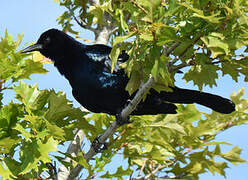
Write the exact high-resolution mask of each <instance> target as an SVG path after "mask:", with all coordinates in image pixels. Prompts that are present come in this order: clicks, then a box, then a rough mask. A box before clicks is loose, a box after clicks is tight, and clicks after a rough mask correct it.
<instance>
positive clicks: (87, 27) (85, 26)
mask: <svg viewBox="0 0 248 180" xmlns="http://www.w3.org/2000/svg"><path fill="white" fill-rule="evenodd" d="M66 8H67V9H68V10H69V12H70V14H71V15H72V17H73V19H74V20H75V21H76V23H77V24H78V25H79V26H81V27H82V28H84V29H88V30H90V31H93V32H94V31H95V30H96V29H95V28H92V27H91V26H89V25H87V23H85V22H83V21H81V22H80V21H79V20H78V18H77V17H76V16H75V15H74V12H73V11H72V9H71V7H70V6H66Z"/></svg>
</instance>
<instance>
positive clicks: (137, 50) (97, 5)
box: [0, 0, 248, 179]
mask: <svg viewBox="0 0 248 180" xmlns="http://www.w3.org/2000/svg"><path fill="white" fill-rule="evenodd" d="M54 2H55V3H58V5H60V6H63V7H65V8H66V10H65V12H64V13H63V14H62V15H61V16H59V17H58V18H57V20H58V24H60V25H61V26H62V29H63V30H64V31H65V32H69V33H71V34H73V35H74V36H75V37H76V38H80V37H79V36H78V34H79V33H78V32H77V31H75V29H74V26H75V23H76V24H77V25H79V26H80V27H82V28H84V29H88V30H90V31H92V32H93V33H94V34H95V43H103V44H107V43H110V44H111V45H112V47H113V49H112V52H111V55H110V56H111V58H112V60H113V63H112V67H114V65H115V63H116V61H117V57H118V55H119V54H120V52H121V51H122V50H126V52H127V53H128V54H129V55H130V58H129V60H128V61H127V62H125V63H123V64H122V65H121V67H122V68H124V69H125V72H126V73H127V75H128V76H129V77H130V81H129V83H128V85H127V87H126V89H127V90H128V92H129V93H130V94H132V93H133V92H135V91H136V90H139V89H142V87H143V85H144V84H146V83H147V82H148V81H149V80H151V79H152V80H153V83H151V86H152V87H153V88H155V89H156V90H157V91H161V90H166V91H169V90H170V89H169V88H168V86H173V85H174V83H175V81H176V79H175V74H176V73H178V71H182V72H183V79H184V80H185V81H186V82H190V81H192V82H193V83H194V84H195V85H196V86H197V87H198V88H199V89H200V90H202V88H203V87H204V86H210V87H213V86H218V84H217V83H216V80H217V79H219V78H222V77H223V76H224V75H229V76H231V78H232V79H233V80H234V81H235V82H236V83H239V81H238V80H239V77H244V81H245V82H247V81H248V57H247V52H248V49H247V45H248V16H247V15H248V1H247V0H214V1H203V0H153V1H149V0H129V1H128V0H92V1H85V0H74V1H72V0H54ZM22 37H23V34H21V35H18V37H17V40H13V38H12V36H11V35H10V34H9V33H8V32H7V30H6V33H5V37H1V40H0V64H1V66H0V100H2V98H3V96H5V95H6V94H7V93H8V92H9V91H13V92H14V93H15V98H14V99H13V100H11V102H9V103H8V104H3V103H2V101H1V102H0V159H1V161H0V163H1V165H0V176H1V177H3V178H4V179H28V178H44V177H50V178H52V179H60V178H61V179H62V178H64V179H70V178H76V177H77V178H80V175H82V176H81V177H82V178H84V179H85V178H88V179H90V178H92V179H93V178H120V179H121V178H124V177H125V178H128V177H131V178H135V179H156V178H171V179H173V178H185V179H197V178H199V175H200V174H202V173H205V172H211V173H212V174H215V173H219V174H220V175H222V176H224V177H225V176H226V174H225V172H226V169H227V168H228V165H229V164H231V163H232V164H238V163H244V162H246V161H245V160H244V159H242V158H241V157H240V154H241V148H239V147H237V146H235V145H234V146H233V148H232V149H231V150H230V151H229V152H225V153H224V152H222V150H221V147H222V145H231V144H229V143H228V141H227V142H217V141H216V140H215V138H216V136H217V135H218V134H219V133H221V132H223V131H226V130H227V129H229V128H231V127H233V126H239V125H242V124H245V123H247V121H248V99H245V98H243V97H242V96H243V95H244V89H241V90H239V91H238V92H234V93H233V94H231V95H230V98H231V99H232V101H233V102H234V103H235V104H236V111H235V112H233V113H232V114H220V113H217V112H211V113H206V112H200V111H199V110H198V109H197V108H196V107H195V105H177V106H178V113H177V114H176V115H166V114H161V115H156V116H154V115H153V116H151V115H146V116H131V117H130V120H131V121H132V123H131V124H128V125H124V126H122V127H120V128H118V129H117V130H116V132H115V134H113V135H111V136H109V137H108V141H107V143H108V148H107V149H106V150H104V151H103V152H101V153H99V154H98V155H96V156H94V158H93V157H91V158H90V159H87V158H86V154H87V151H88V148H87V147H86V146H84V144H89V143H90V142H93V140H94V139H95V138H96V137H98V136H99V135H101V134H104V132H105V131H106V128H108V127H109V126H110V124H111V123H112V122H114V120H115V117H113V116H109V115H107V114H103V113H98V114H96V113H89V112H86V111H82V110H81V109H80V108H74V107H73V105H72V103H71V102H70V101H68V100H67V99H66V97H65V95H64V93H63V92H55V91H54V90H40V89H39V88H38V85H28V84H27V83H25V82H24V81H23V79H29V78H30V75H32V74H37V73H42V74H45V73H46V72H47V70H46V69H44V67H43V64H44V63H47V61H46V59H44V58H43V57H42V56H41V55H40V54H38V53H32V54H28V55H27V54H21V53H20V51H18V50H17V49H18V48H19V49H20V47H19V45H20V42H21V40H22ZM81 39H82V38H81ZM85 41H87V40H85ZM237 51H240V52H241V53H239V54H238V55H237ZM185 67H187V68H185ZM44 76H45V75H44ZM142 98H145V95H144V96H143V97H142ZM79 132H81V133H79ZM82 140H83V141H82ZM68 141H73V143H71V144H70V146H69V147H67V146H65V145H64V144H65V143H66V142H68ZM73 144H74V146H75V145H76V146H75V147H73ZM82 144H83V145H82ZM60 146H65V147H67V148H68V150H67V151H66V152H65V151H63V148H60ZM72 147H73V148H72ZM116 154H121V155H122V158H123V159H126V160H127V162H128V163H127V167H125V168H123V166H122V165H120V166H119V167H118V166H115V167H112V169H115V171H111V172H110V171H108V170H106V166H108V164H110V163H113V161H114V157H115V155H116ZM87 157H88V156H87ZM63 172H66V175H64V174H63ZM80 172H81V173H80Z"/></svg>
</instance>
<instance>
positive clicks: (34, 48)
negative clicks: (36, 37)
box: [21, 43, 42, 53]
mask: <svg viewBox="0 0 248 180" xmlns="http://www.w3.org/2000/svg"><path fill="white" fill-rule="evenodd" d="M39 50H42V44H37V43H36V44H33V45H31V46H28V47H27V48H25V49H23V50H22V51H21V53H27V52H32V51H39Z"/></svg>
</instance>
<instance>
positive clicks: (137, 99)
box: [68, 76, 155, 179]
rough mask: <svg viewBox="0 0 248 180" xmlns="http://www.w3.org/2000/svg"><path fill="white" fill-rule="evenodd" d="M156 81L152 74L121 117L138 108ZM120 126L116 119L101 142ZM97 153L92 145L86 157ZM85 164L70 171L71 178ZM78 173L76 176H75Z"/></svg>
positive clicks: (101, 138) (100, 139)
mask: <svg viewBox="0 0 248 180" xmlns="http://www.w3.org/2000/svg"><path fill="white" fill-rule="evenodd" d="M154 83H155V80H154V78H153V77H152V76H150V78H149V79H148V81H147V82H146V83H145V84H144V85H142V86H141V87H140V89H139V91H138V92H137V93H136V95H135V97H134V98H133V99H132V101H131V102H130V103H129V104H128V106H126V107H125V108H124V109H123V110H122V111H121V118H120V119H126V118H127V117H128V116H129V115H130V114H131V113H132V112H133V111H134V110H135V108H136V106H137V105H138V104H139V102H140V101H141V100H142V98H143V96H144V95H145V93H146V92H147V91H148V90H149V89H150V88H151V87H152V85H153V84H154ZM118 127H119V123H118V122H117V120H115V121H114V122H113V123H112V124H111V125H110V127H109V128H108V129H107V130H106V131H105V132H104V134H103V135H101V136H100V137H99V138H98V141H99V144H103V143H105V141H106V140H107V139H108V138H109V137H110V136H112V135H113V134H114V132H115V131H116V129H117V128H118ZM96 154H97V153H96V152H95V151H94V148H93V147H92V146H91V148H90V150H89V151H88V152H87V153H86V154H85V156H84V158H85V160H86V161H87V162H88V161H89V160H90V159H91V158H92V157H93V156H94V155H96ZM82 168H83V166H82V165H80V164H78V165H77V166H76V167H75V168H74V169H73V170H72V171H71V173H70V175H69V177H68V178H69V179H74V178H75V177H76V176H77V175H78V174H79V173H80V171H81V170H82ZM75 175H76V176H75Z"/></svg>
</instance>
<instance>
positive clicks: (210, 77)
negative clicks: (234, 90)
mask: <svg viewBox="0 0 248 180" xmlns="http://www.w3.org/2000/svg"><path fill="white" fill-rule="evenodd" d="M196 61H198V65H194V66H192V67H191V68H190V70H189V71H188V72H187V73H186V74H185V75H184V77H183V79H185V80H186V82H189V81H193V83H194V85H197V86H198V87H199V89H200V90H202V87H203V86H205V85H209V86H210V87H213V85H214V86H216V85H217V84H216V81H215V80H216V79H217V78H218V74H217V70H219V67H218V66H215V65H209V64H206V63H205V62H208V61H209V59H208V57H207V56H206V55H204V54H197V55H196Z"/></svg>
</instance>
